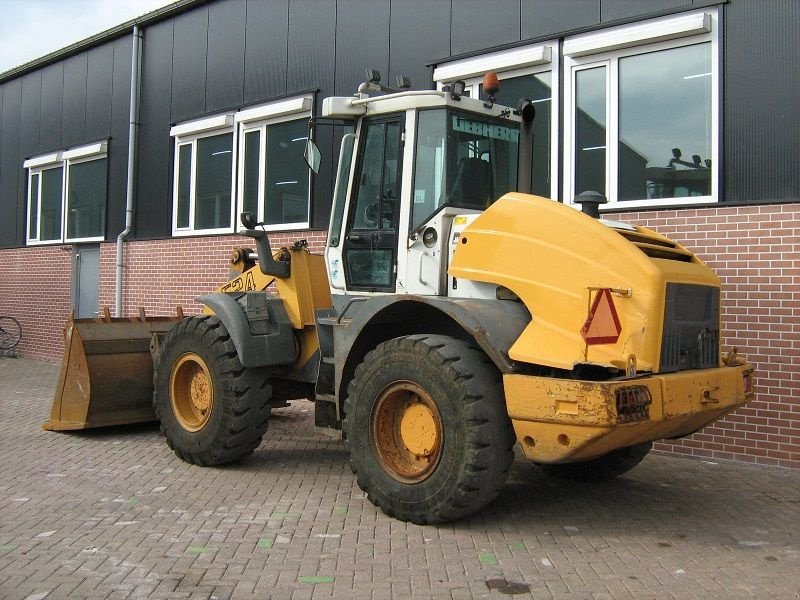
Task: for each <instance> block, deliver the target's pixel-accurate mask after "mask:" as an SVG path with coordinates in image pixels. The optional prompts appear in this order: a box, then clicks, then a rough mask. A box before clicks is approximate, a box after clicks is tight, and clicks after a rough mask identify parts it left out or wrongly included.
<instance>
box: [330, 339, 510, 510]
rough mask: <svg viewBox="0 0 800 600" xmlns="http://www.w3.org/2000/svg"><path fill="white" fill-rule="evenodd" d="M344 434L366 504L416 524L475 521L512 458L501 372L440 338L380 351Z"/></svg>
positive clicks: (353, 398) (392, 344) (359, 385)
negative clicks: (473, 516)
mask: <svg viewBox="0 0 800 600" xmlns="http://www.w3.org/2000/svg"><path fill="white" fill-rule="evenodd" d="M344 410H345V418H344V422H343V425H342V426H343V430H344V434H345V440H346V443H347V447H348V450H349V452H350V466H351V469H352V470H353V472H354V473H355V474H356V476H357V479H358V485H359V486H360V487H361V489H362V490H364V491H365V492H366V494H367V497H368V498H369V500H370V501H371V502H372V503H373V504H375V505H377V506H378V507H379V508H380V509H381V510H383V512H385V513H386V514H387V515H389V516H391V517H395V518H397V519H400V520H403V521H412V522H414V523H417V524H428V523H441V522H445V521H451V520H454V519H458V518H461V517H464V516H466V515H469V514H472V513H474V512H476V511H478V510H480V509H481V508H483V507H484V506H486V505H487V504H488V503H489V502H491V501H492V500H493V499H494V498H495V497H496V496H497V494H498V492H499V490H500V489H501V488H502V486H503V484H504V483H505V480H506V476H507V474H508V469H509V467H510V466H511V463H512V462H513V460H514V453H513V445H514V441H515V438H514V432H513V429H512V427H511V422H510V420H509V418H508V414H507V412H506V408H505V401H504V396H503V388H502V380H501V378H500V373H499V372H498V371H497V369H496V368H495V366H494V365H493V364H492V363H491V362H490V361H489V360H488V358H487V357H486V356H485V355H484V354H483V353H482V352H481V351H480V350H478V349H476V348H473V347H471V346H470V345H469V344H467V343H466V342H464V341H461V340H456V339H453V338H449V337H445V336H439V335H413V336H408V337H402V338H396V339H393V340H390V341H388V342H384V343H383V344H380V345H379V346H378V347H377V348H376V349H375V350H373V351H372V352H370V353H369V354H368V355H367V356H366V358H365V359H364V361H363V363H362V364H361V365H360V366H359V367H358V368H357V369H356V372H355V376H354V378H353V380H352V382H351V384H350V386H349V389H348V397H347V400H346V401H345V407H344Z"/></svg>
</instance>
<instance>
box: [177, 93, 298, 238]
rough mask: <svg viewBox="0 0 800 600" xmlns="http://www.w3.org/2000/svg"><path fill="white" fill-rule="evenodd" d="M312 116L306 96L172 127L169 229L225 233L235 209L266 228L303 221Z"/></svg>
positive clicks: (231, 228) (235, 216)
mask: <svg viewBox="0 0 800 600" xmlns="http://www.w3.org/2000/svg"><path fill="white" fill-rule="evenodd" d="M310 116H311V98H310V97H306V96H304V97H300V98H294V99H291V100H281V101H277V102H273V103H270V104H266V105H262V106H257V107H254V108H248V109H245V110H242V111H239V112H238V113H236V114H230V115H217V116H213V117H208V118H205V119H201V120H198V121H192V122H188V123H183V124H180V125H177V126H175V127H173V128H172V132H171V133H172V135H173V136H174V137H175V148H176V150H175V180H174V192H173V196H174V199H173V233H174V234H175V235H194V234H207V233H231V232H233V231H234V230H235V228H236V223H237V222H238V213H239V212H241V211H250V212H253V213H255V214H256V215H257V217H258V220H259V221H263V222H264V223H265V224H266V227H267V229H272V230H275V229H292V228H300V227H307V226H308V221H309V218H308V214H309V176H310V175H309V169H308V167H307V166H306V163H305V161H304V159H303V150H304V148H305V143H306V140H307V137H308V118H309V117H310Z"/></svg>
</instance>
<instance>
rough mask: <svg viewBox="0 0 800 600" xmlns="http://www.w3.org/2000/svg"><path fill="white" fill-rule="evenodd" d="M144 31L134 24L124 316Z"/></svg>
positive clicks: (118, 306)
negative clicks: (127, 248)
mask: <svg viewBox="0 0 800 600" xmlns="http://www.w3.org/2000/svg"><path fill="white" fill-rule="evenodd" d="M141 52H142V33H141V32H140V31H139V26H138V25H134V26H133V52H132V53H131V100H130V112H129V115H130V119H129V123H128V185H127V189H126V192H125V229H124V230H123V231H122V233H120V234H119V235H118V236H117V278H116V285H115V302H114V316H117V317H121V316H122V267H123V260H122V258H123V248H122V244H123V242H124V241H125V239H126V238H127V237H128V236H129V235H130V233H131V228H132V227H133V191H134V189H133V188H134V181H135V178H136V144H137V139H138V133H139V81H140V78H141V73H142V60H141Z"/></svg>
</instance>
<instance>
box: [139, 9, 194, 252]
mask: <svg viewBox="0 0 800 600" xmlns="http://www.w3.org/2000/svg"><path fill="white" fill-rule="evenodd" d="M172 29H173V19H169V20H167V21H162V22H160V23H157V24H155V25H152V26H150V27H148V28H147V29H145V31H144V44H143V50H142V87H141V103H140V114H139V122H140V123H141V127H140V129H139V145H138V151H137V162H138V165H137V173H136V189H137V192H136V221H135V231H134V234H135V236H136V237H163V236H166V235H168V233H169V232H170V231H171V228H170V226H169V223H170V216H171V212H172V201H171V198H172V195H171V193H170V190H171V187H170V182H171V175H170V174H171V168H170V164H169V162H170V157H171V152H170V147H171V145H172V140H171V138H170V137H169V128H170V96H171V95H172V60H170V58H171V57H172V46H173V37H172ZM194 94H195V95H197V91H196V90H195V91H194Z"/></svg>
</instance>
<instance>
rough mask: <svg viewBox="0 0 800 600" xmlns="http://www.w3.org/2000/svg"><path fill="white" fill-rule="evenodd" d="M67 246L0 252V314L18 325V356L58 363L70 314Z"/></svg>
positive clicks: (69, 270) (68, 254) (70, 255)
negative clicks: (19, 332)
mask: <svg viewBox="0 0 800 600" xmlns="http://www.w3.org/2000/svg"><path fill="white" fill-rule="evenodd" d="M71 266H72V247H71V246H62V245H59V246H32V247H30V248H17V249H11V250H0V315H10V316H12V317H15V318H16V319H17V320H18V321H19V322H20V325H21V326H22V339H21V340H20V343H19V345H18V346H17V348H16V351H17V353H18V354H19V355H20V356H30V357H36V358H46V359H48V360H58V359H60V358H61V353H62V352H63V349H64V343H63V329H64V323H65V322H66V320H67V319H68V318H69V314H70V310H71V308H70V276H71Z"/></svg>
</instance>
